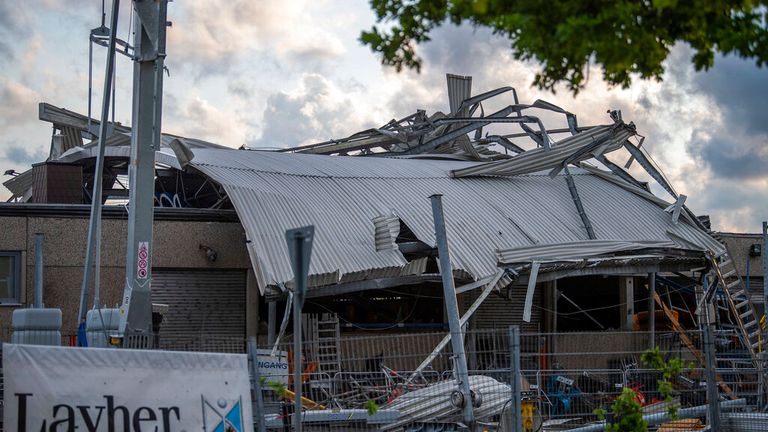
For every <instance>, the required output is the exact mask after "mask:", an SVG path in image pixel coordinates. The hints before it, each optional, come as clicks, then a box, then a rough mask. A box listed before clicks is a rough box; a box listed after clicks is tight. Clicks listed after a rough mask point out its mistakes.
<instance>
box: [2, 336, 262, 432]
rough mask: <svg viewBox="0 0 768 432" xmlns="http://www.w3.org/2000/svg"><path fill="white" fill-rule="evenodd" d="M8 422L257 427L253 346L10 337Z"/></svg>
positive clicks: (160, 429)
mask: <svg viewBox="0 0 768 432" xmlns="http://www.w3.org/2000/svg"><path fill="white" fill-rule="evenodd" d="M3 374H4V378H5V397H4V399H5V408H4V427H5V430H9V431H10V430H15V431H17V432H28V431H29V432H40V431H46V432H58V431H65V432H69V431H72V432H73V431H79V432H97V431H107V432H113V431H126V432H128V431H133V432H141V431H147V432H170V431H186V432H193V431H206V432H230V431H237V432H242V431H252V430H253V420H252V419H253V417H252V413H251V393H250V382H249V376H248V360H247V357H246V355H245V354H211V353H187V352H170V351H143V350H128V349H99V348H65V347H51V346H35V345H13V344H4V345H3Z"/></svg>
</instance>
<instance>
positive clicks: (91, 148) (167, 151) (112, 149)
mask: <svg viewBox="0 0 768 432" xmlns="http://www.w3.org/2000/svg"><path fill="white" fill-rule="evenodd" d="M174 139H182V140H184V144H185V145H186V146H187V147H189V148H191V149H202V148H216V149H230V148H229V147H224V146H221V145H218V144H213V143H209V142H207V141H203V140H198V139H192V138H181V137H178V136H176V135H169V134H163V135H162V137H161V144H160V150H157V151H155V163H157V164H162V165H167V166H169V167H173V168H176V169H181V167H180V166H179V162H178V161H177V160H176V154H175V153H174V152H173V150H172V149H171V142H172V141H173V140H174ZM104 144H105V147H104V156H105V157H124V158H127V157H130V156H131V134H130V132H118V133H114V134H112V135H110V136H109V137H108V138H107V140H106V142H105V143H104ZM98 153H99V148H98V141H91V142H90V143H88V144H86V145H84V146H82V147H73V148H70V149H69V150H67V151H66V152H64V153H62V154H61V156H59V157H58V158H57V159H56V160H57V161H59V162H76V161H79V160H81V159H87V158H92V157H96V155H97V154H98Z"/></svg>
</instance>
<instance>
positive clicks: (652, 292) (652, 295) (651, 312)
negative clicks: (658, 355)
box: [648, 273, 656, 349]
mask: <svg viewBox="0 0 768 432" xmlns="http://www.w3.org/2000/svg"><path fill="white" fill-rule="evenodd" d="M655 346H656V273H648V348H650V349H653V348H654V347H655Z"/></svg>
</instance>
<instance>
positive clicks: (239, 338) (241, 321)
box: [152, 270, 246, 352]
mask: <svg viewBox="0 0 768 432" xmlns="http://www.w3.org/2000/svg"><path fill="white" fill-rule="evenodd" d="M245 287H246V273H245V271H241V270H153V272H152V302H153V303H163V304H167V305H168V312H167V314H166V316H165V317H164V319H163V323H162V324H161V326H160V344H161V346H163V347H165V348H169V349H183V350H187V349H188V350H201V351H222V352H242V351H243V348H244V343H243V342H244V340H245Z"/></svg>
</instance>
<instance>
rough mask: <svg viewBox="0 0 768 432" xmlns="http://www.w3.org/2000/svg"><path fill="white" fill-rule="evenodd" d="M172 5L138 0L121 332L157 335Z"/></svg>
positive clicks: (160, 0)
mask: <svg viewBox="0 0 768 432" xmlns="http://www.w3.org/2000/svg"><path fill="white" fill-rule="evenodd" d="M167 5H168V4H167V0H159V1H156V2H150V1H141V2H138V1H134V2H133V7H134V12H135V13H134V16H135V21H134V28H135V29H136V36H135V38H134V52H135V56H136V58H135V59H134V64H133V113H132V123H133V125H132V126H133V129H132V131H131V164H130V166H129V169H128V175H129V182H130V192H129V209H128V241H127V251H126V254H125V260H126V266H125V288H124V290H123V299H122V305H121V306H120V333H122V334H124V335H125V336H126V337H128V338H130V336H131V335H136V336H143V337H148V336H149V335H150V334H151V332H152V298H151V283H152V221H153V219H154V205H155V202H154V200H155V151H156V150H160V136H161V127H162V124H161V123H162V111H163V67H164V66H163V65H164V61H165V55H166V54H165V34H166V25H167V22H166V12H167Z"/></svg>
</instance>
